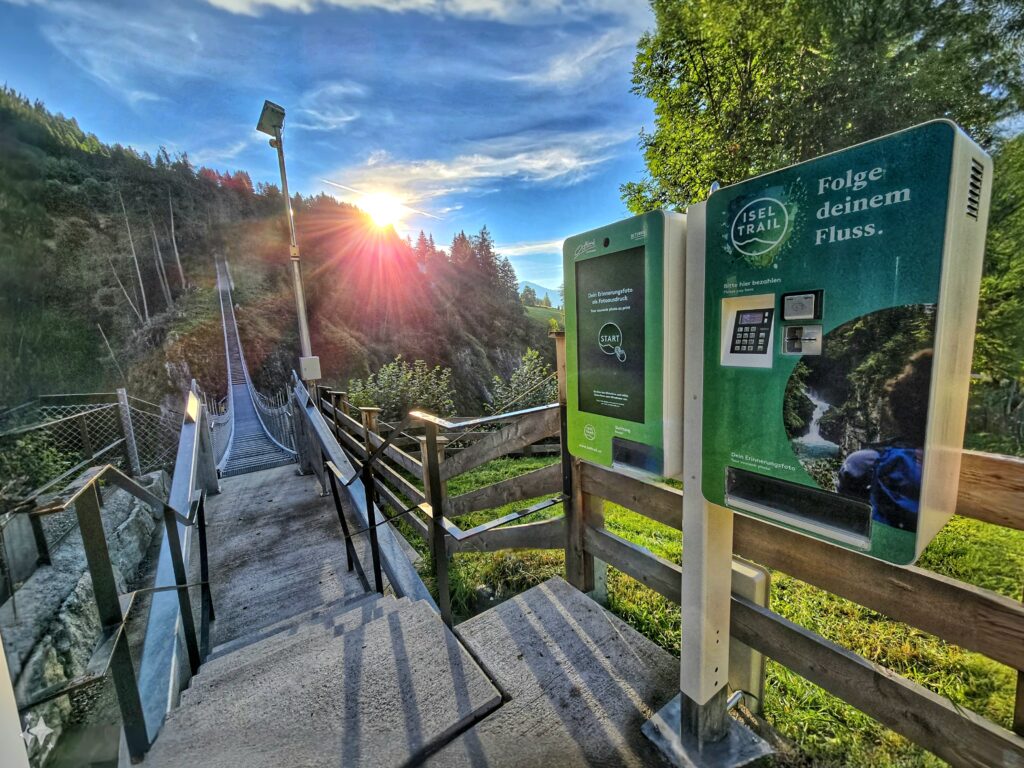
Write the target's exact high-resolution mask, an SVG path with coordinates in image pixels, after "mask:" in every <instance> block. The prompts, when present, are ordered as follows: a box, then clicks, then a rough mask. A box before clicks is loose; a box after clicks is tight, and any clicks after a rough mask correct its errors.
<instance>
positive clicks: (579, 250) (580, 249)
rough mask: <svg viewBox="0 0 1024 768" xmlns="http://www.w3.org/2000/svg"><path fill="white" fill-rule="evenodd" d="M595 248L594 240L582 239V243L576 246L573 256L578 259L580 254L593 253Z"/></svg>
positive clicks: (595, 242)
mask: <svg viewBox="0 0 1024 768" xmlns="http://www.w3.org/2000/svg"><path fill="white" fill-rule="evenodd" d="M596 250H597V241H596V240H584V241H583V242H582V243H580V244H579V245H577V246H576V253H575V254H574V256H575V257H576V258H577V259H578V258H579V257H580V256H586V255H587V254H588V253H593V252H594V251H596Z"/></svg>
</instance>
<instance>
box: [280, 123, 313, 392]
mask: <svg viewBox="0 0 1024 768" xmlns="http://www.w3.org/2000/svg"><path fill="white" fill-rule="evenodd" d="M272 144H273V146H274V147H275V148H276V149H277V164H278V165H279V166H280V168H281V191H282V192H283V193H284V209H285V215H286V216H287V217H288V235H289V238H290V245H289V255H290V257H291V264H292V286H293V288H294V289H295V312H296V314H297V315H298V319H299V349H300V351H301V353H302V358H303V359H302V360H301V361H300V366H299V368H300V371H299V373H300V374H301V375H302V379H303V380H304V381H307V382H309V381H315V380H317V379H319V378H320V375H319V373H320V372H319V370H318V369H319V367H320V366H319V361H317V364H316V365H315V367H314V369H313V370H306V364H305V361H306V360H307V359H312V358H313V348H312V345H311V344H310V342H309V322H308V320H307V319H306V295H305V293H304V292H303V289H302V269H301V267H300V263H299V243H298V240H297V239H296V237H295V214H294V213H293V211H292V198H291V195H290V194H289V192H288V173H287V171H286V170H285V167H284V139H283V137H282V134H281V128H280V127H276V128H274V140H273V142H272ZM313 373H316V374H317V375H315V376H313V375H312V374H313Z"/></svg>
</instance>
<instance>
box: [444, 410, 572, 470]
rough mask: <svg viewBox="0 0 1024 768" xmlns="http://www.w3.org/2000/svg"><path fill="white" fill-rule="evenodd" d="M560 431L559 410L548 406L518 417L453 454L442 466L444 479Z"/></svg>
mask: <svg viewBox="0 0 1024 768" xmlns="http://www.w3.org/2000/svg"><path fill="white" fill-rule="evenodd" d="M557 434H558V409H557V408H548V409H546V410H543V411H538V412H536V413H530V414H527V415H526V416H523V417H522V418H519V419H517V420H516V421H514V422H512V423H511V424H509V425H508V426H506V427H503V428H502V429H500V430H499V431H497V432H491V433H490V434H489V435H487V437H485V438H482V439H481V440H478V441H477V442H475V443H473V445H471V446H469V447H468V448H467V449H466V450H464V451H463V452H462V453H460V454H459V455H458V456H453V457H451V458H450V459H448V460H447V461H445V462H444V463H443V464H442V465H441V479H442V480H450V479H451V478H453V477H455V476H456V475H461V474H463V473H464V472H468V471H469V470H471V469H475V468H476V467H479V466H480V465H481V464H486V463H487V462H488V461H490V460H491V459H496V458H498V457H499V456H504V455H505V454H507V453H511V452H512V451H517V450H519V449H520V448H522V447H523V446H526V445H531V444H533V443H535V442H537V441H538V440H542V439H544V438H545V437H551V436H552V435H557Z"/></svg>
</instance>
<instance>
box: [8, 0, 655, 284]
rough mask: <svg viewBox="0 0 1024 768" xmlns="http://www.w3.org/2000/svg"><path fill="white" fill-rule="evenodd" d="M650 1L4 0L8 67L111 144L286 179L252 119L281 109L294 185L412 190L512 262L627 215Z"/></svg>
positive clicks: (446, 234) (644, 120)
mask: <svg viewBox="0 0 1024 768" xmlns="http://www.w3.org/2000/svg"><path fill="white" fill-rule="evenodd" d="M652 26H653V16H652V14H651V11H650V9H649V7H648V6H647V3H646V2H645V0H508V1H505V0H206V1H205V2H204V1H203V0H182V2H166V0H165V1H164V2H153V1H152V0H137V1H136V2H126V3H121V2H96V1H95V0H0V73H2V75H0V76H2V78H3V80H4V81H6V82H7V84H8V85H10V86H12V87H14V88H16V89H17V90H19V91H22V92H23V93H25V94H26V95H28V96H30V97H31V98H39V99H42V100H43V101H44V102H45V103H46V104H47V106H49V107H50V108H51V109H53V110H55V111H59V112H63V113H64V114H66V115H71V116H74V117H76V118H77V119H78V121H79V123H80V124H81V125H82V127H83V128H85V129H86V130H88V131H92V132H93V133H96V134H97V135H98V136H99V137H100V138H101V139H102V140H104V141H107V142H111V143H113V142H120V143H122V144H130V145H132V146H134V147H136V148H138V149H140V150H147V151H150V152H153V151H155V150H156V149H157V148H158V147H159V146H161V145H163V146H165V147H167V149H168V151H170V152H171V153H172V154H173V153H174V152H178V151H187V152H188V153H189V156H190V157H191V158H192V160H193V161H194V162H195V163H196V164H203V165H209V166H211V167H215V168H219V169H227V170H233V169H237V168H244V169H246V170H248V171H249V172H250V173H251V175H252V177H253V180H254V181H276V177H277V167H276V159H275V155H274V152H273V150H271V149H270V148H269V147H268V146H267V144H266V141H265V139H266V137H265V136H263V135H262V134H258V133H257V132H256V131H255V129H254V125H255V122H256V119H257V117H258V116H259V112H260V108H261V106H262V104H263V99H264V98H269V99H271V100H273V101H276V102H277V103H279V104H281V105H283V106H284V107H285V108H286V109H287V111H288V117H287V120H286V124H285V148H286V151H287V156H288V170H289V182H290V184H291V186H292V188H293V190H294V191H299V192H302V193H303V194H313V193H317V192H320V191H327V192H330V193H332V194H333V193H337V194H339V195H341V196H343V199H344V194H345V193H341V192H339V190H337V189H333V188H331V187H328V186H326V185H324V184H323V183H322V182H321V181H320V179H322V178H327V179H331V180H335V181H338V182H341V183H343V184H346V185H349V186H352V187H355V188H358V189H364V190H378V189H380V190H387V191H390V192H393V193H398V194H401V195H404V196H405V197H406V199H407V201H408V204H409V205H411V206H412V207H414V208H418V209H422V210H425V211H428V212H431V213H434V214H435V215H437V216H439V217H441V219H442V220H441V221H437V220H435V219H431V218H428V217H423V216H418V215H413V216H410V217H408V219H407V220H406V222H405V224H404V229H405V230H409V231H410V232H411V233H412V234H415V233H416V232H417V231H418V230H419V229H420V228H423V229H425V230H427V231H431V232H433V234H434V237H435V239H436V240H437V241H438V243H440V244H446V243H448V242H450V240H451V237H452V235H453V234H454V233H455V232H457V231H458V230H460V229H465V230H466V231H467V232H475V231H477V230H479V229H480V227H481V226H482V225H484V224H486V225H487V227H488V228H489V229H490V230H491V232H492V234H493V235H494V237H495V239H496V241H497V243H498V245H499V246H500V250H501V252H502V253H504V254H505V255H506V256H508V257H509V258H510V259H511V260H512V263H513V264H514V266H515V267H516V271H517V272H518V274H519V276H520V279H524V280H532V281H535V282H537V283H540V284H542V285H546V286H549V287H552V288H554V287H557V286H558V284H559V283H560V282H561V257H560V248H561V240H562V239H563V238H564V237H566V236H567V235H570V234H573V233H575V232H580V231H583V230H586V229H590V228H592V227H594V226H598V225H600V224H604V223H607V222H609V221H614V220H616V219H618V218H622V217H624V216H626V215H627V211H626V209H625V206H624V205H623V204H622V201H621V199H620V197H619V185H620V184H621V183H622V182H624V181H628V180H631V179H637V178H640V176H641V175H642V173H643V159H642V156H641V154H640V151H639V150H638V148H637V137H638V135H639V132H640V129H641V128H642V127H647V128H650V127H651V124H652V121H653V116H652V110H651V106H650V104H649V103H648V102H646V101H644V100H643V99H641V98H639V97H637V96H634V95H633V94H631V93H630V91H629V87H630V73H631V66H632V59H633V55H634V51H635V46H636V41H637V39H638V38H639V36H640V34H641V33H642V32H643V31H645V30H647V29H649V28H651V27H652Z"/></svg>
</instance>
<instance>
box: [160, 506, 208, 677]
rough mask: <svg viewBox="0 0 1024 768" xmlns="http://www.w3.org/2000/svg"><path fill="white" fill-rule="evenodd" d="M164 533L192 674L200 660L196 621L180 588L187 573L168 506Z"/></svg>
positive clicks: (165, 511) (186, 596)
mask: <svg viewBox="0 0 1024 768" xmlns="http://www.w3.org/2000/svg"><path fill="white" fill-rule="evenodd" d="M164 535H165V536H166V539H167V544H168V547H169V549H170V553H171V567H172V568H173V569H174V583H175V584H176V585H177V586H178V587H179V589H176V590H175V591H176V592H177V593H178V608H179V609H180V611H181V628H182V630H183V631H184V634H185V649H186V650H187V651H188V663H189V668H190V669H191V670H192V674H193V675H194V674H196V673H197V672H198V671H199V664H200V662H201V659H200V656H199V641H198V640H197V638H196V622H195V618H194V617H193V615H192V601H191V600H190V599H189V596H188V590H187V589H181V587H184V586H185V585H186V584H188V574H187V573H186V572H185V559H184V557H182V554H181V537H180V536H178V520H177V518H176V517H175V516H174V511H173V510H172V509H171V508H170V507H165V508H164Z"/></svg>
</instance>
